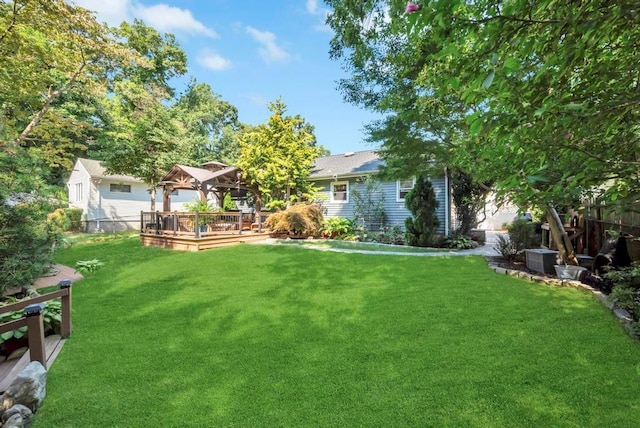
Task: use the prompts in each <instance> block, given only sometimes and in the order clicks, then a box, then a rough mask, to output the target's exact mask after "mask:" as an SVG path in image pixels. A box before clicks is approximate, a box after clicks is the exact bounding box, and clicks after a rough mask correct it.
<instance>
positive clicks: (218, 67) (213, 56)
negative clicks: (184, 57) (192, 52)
mask: <svg viewBox="0 0 640 428" xmlns="http://www.w3.org/2000/svg"><path fill="white" fill-rule="evenodd" d="M198 63H199V64H200V65H202V66H203V67H205V68H208V69H209V70H213V71H222V70H226V69H227V68H230V67H231V65H232V64H231V61H230V60H228V59H226V58H223V57H221V56H220V55H218V54H217V53H215V52H211V51H203V52H201V53H200V55H198Z"/></svg>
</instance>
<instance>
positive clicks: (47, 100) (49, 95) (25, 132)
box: [13, 50, 87, 146]
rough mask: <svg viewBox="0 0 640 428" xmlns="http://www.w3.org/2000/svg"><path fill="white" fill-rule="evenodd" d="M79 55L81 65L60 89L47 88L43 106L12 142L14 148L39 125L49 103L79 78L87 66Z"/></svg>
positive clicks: (82, 53) (49, 105) (81, 52)
mask: <svg viewBox="0 0 640 428" xmlns="http://www.w3.org/2000/svg"><path fill="white" fill-rule="evenodd" d="M80 54H81V55H82V64H80V67H79V68H78V69H77V70H76V71H75V72H74V73H73V75H72V76H71V78H70V79H69V81H68V82H67V83H65V84H64V85H63V86H62V87H61V88H59V89H57V90H55V91H52V90H51V89H52V88H51V87H49V90H48V91H47V96H46V98H45V99H44V104H43V106H42V108H41V109H40V111H39V112H38V113H36V115H35V116H34V117H33V118H32V119H31V121H30V122H29V124H28V125H27V126H26V127H25V128H24V130H23V131H22V132H21V133H20V135H19V136H18V138H16V139H15V140H14V142H13V144H14V146H19V145H21V144H22V143H23V142H24V140H25V139H26V138H27V136H28V135H29V134H30V133H31V132H33V129H34V128H35V127H36V126H37V125H38V123H40V120H42V118H43V116H44V115H45V114H46V113H47V111H49V107H51V103H52V102H53V100H54V99H56V98H57V97H59V96H60V95H61V94H63V93H65V92H66V91H67V90H68V89H69V88H70V87H71V85H73V84H74V83H75V82H76V80H78V77H80V74H81V73H82V71H83V70H84V68H85V66H86V65H87V62H86V61H85V59H84V52H83V51H82V50H81V51H80Z"/></svg>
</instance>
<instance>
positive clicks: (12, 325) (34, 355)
mask: <svg viewBox="0 0 640 428" xmlns="http://www.w3.org/2000/svg"><path fill="white" fill-rule="evenodd" d="M58 285H59V286H60V290H58V291H53V292H51V293H47V294H43V295H41V296H38V297H33V298H31V299H28V300H23V301H20V302H16V303H11V304H8V305H5V306H2V307H0V314H4V313H7V312H14V311H18V310H20V309H23V316H22V318H18V319H16V320H13V321H9V322H7V323H4V324H0V334H2V333H6V332H8V331H13V330H17V329H19V328H22V327H25V326H26V327H27V340H28V343H29V354H30V358H31V361H39V362H40V363H41V364H42V365H43V366H44V368H45V369H46V368H47V356H46V348H45V343H44V333H45V331H44V322H43V314H42V311H43V310H44V302H47V301H49V300H53V299H57V298H60V301H61V306H62V319H61V322H60V336H62V337H63V338H66V337H69V336H71V328H72V327H71V281H70V280H62V281H60V283H59V284H58Z"/></svg>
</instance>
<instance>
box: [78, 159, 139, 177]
mask: <svg viewBox="0 0 640 428" xmlns="http://www.w3.org/2000/svg"><path fill="white" fill-rule="evenodd" d="M78 162H80V164H81V165H82V166H83V167H84V169H86V170H87V172H88V173H89V175H90V176H91V177H92V178H104V179H109V180H114V181H126V182H133V183H142V182H143V181H142V180H140V179H139V178H136V177H134V176H132V175H126V174H108V173H107V169H106V168H105V167H104V166H102V161H99V160H93V159H85V158H78Z"/></svg>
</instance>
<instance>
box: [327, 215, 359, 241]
mask: <svg viewBox="0 0 640 428" xmlns="http://www.w3.org/2000/svg"><path fill="white" fill-rule="evenodd" d="M322 236H323V237H325V238H336V239H348V238H349V237H353V236H354V221H353V220H349V219H348V218H344V217H333V218H328V219H326V220H324V222H323V223H322Z"/></svg>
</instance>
